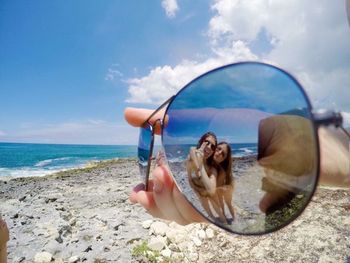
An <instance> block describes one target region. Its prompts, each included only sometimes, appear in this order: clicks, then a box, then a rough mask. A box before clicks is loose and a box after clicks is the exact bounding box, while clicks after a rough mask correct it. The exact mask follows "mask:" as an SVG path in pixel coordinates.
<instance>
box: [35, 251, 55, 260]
mask: <svg viewBox="0 0 350 263" xmlns="http://www.w3.org/2000/svg"><path fill="white" fill-rule="evenodd" d="M51 259H52V254H50V253H49V252H40V253H37V254H36V255H35V257H34V262H35V263H48V262H50V261H51Z"/></svg>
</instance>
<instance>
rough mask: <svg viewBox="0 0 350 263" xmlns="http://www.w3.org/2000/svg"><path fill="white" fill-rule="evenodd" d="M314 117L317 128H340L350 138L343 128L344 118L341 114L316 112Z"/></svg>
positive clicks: (313, 113) (349, 134)
mask: <svg viewBox="0 0 350 263" xmlns="http://www.w3.org/2000/svg"><path fill="white" fill-rule="evenodd" d="M312 115H313V118H314V120H315V122H316V124H317V126H328V125H334V126H335V127H336V128H340V129H341V130H342V131H343V132H344V133H345V134H346V135H347V136H348V137H349V138H350V133H349V132H348V131H347V130H346V129H345V128H344V127H343V116H342V115H341V113H340V112H335V111H314V112H312Z"/></svg>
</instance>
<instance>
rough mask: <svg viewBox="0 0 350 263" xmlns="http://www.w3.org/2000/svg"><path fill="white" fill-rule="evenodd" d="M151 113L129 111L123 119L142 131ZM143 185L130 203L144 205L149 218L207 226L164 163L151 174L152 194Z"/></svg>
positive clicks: (134, 190) (130, 109)
mask: <svg viewBox="0 0 350 263" xmlns="http://www.w3.org/2000/svg"><path fill="white" fill-rule="evenodd" d="M152 112H153V111H152V110H146V109H136V108H127V109H125V112H124V116H125V119H126V121H127V122H128V123H129V124H130V125H132V126H134V127H140V126H141V125H142V124H143V123H144V122H145V120H146V119H147V118H148V116H150V115H151V113H152ZM163 115H164V111H160V112H158V113H157V114H156V115H155V116H153V117H152V118H151V120H150V122H151V123H154V122H155V120H157V119H160V118H162V117H163ZM155 132H156V134H160V132H161V130H160V126H156V129H155ZM144 189H145V185H144V184H143V183H141V184H138V185H137V186H135V187H134V188H133V190H132V192H131V193H130V196H129V199H130V201H131V202H132V203H133V204H137V203H138V204H140V205H142V206H143V207H144V208H145V209H146V210H147V212H148V213H149V214H151V215H152V216H154V217H157V218H162V219H166V220H172V221H175V222H177V223H179V224H182V225H185V224H189V223H193V222H206V220H205V218H203V217H202V216H201V215H200V214H199V213H198V212H197V211H196V210H195V209H194V208H193V207H192V206H191V205H190V204H189V203H188V201H187V200H186V199H185V197H184V196H183V195H182V194H181V192H180V191H179V189H178V188H177V186H176V184H175V183H174V180H173V178H172V176H171V173H170V170H169V168H168V167H167V166H166V165H165V164H164V163H158V166H157V167H156V168H155V169H154V171H153V172H152V179H151V180H150V183H149V190H148V191H145V190H144Z"/></svg>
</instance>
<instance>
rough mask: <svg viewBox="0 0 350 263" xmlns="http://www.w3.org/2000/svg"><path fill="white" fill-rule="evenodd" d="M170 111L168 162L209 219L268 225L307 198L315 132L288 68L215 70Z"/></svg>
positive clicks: (258, 229)
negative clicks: (287, 70) (223, 153)
mask: <svg viewBox="0 0 350 263" xmlns="http://www.w3.org/2000/svg"><path fill="white" fill-rule="evenodd" d="M166 117H167V121H166V122H165V124H164V126H165V128H164V129H163V146H164V149H165V154H166V158H167V160H168V163H169V166H170V169H171V171H172V173H173V176H174V178H175V181H176V183H177V185H178V187H179V189H180V190H181V191H182V192H183V194H184V195H185V196H186V198H187V199H188V201H189V202H190V203H191V204H192V205H193V206H194V208H195V209H197V210H198V211H199V212H200V213H201V214H202V215H203V216H205V217H206V218H207V219H208V220H209V221H211V222H213V223H215V224H217V225H219V226H220V227H222V228H225V229H227V230H228V231H231V232H234V233H240V234H262V233H268V232H271V231H274V230H277V229H279V228H281V227H283V226H285V225H287V224H288V223H290V222H291V221H292V220H294V219H295V218H296V217H297V216H298V215H299V214H300V213H301V212H302V211H303V209H304V208H305V206H306V205H307V203H308V202H309V201H310V198H311V196H312V194H313V192H314V189H315V185H316V183H317V176H318V166H319V163H318V143H317V137H316V136H317V135H316V130H315V127H314V125H313V122H312V119H311V113H310V104H309V102H308V99H307V98H306V96H305V94H304V92H303V90H302V88H301V86H300V85H299V84H298V82H297V81H296V80H295V79H294V78H293V77H291V76H290V75H289V74H288V73H286V72H284V71H282V70H280V69H278V68H275V67H272V66H269V65H266V64H260V63H239V64H233V65H231V66H228V67H223V68H220V69H217V70H214V71H211V72H209V73H207V74H205V75H202V76H201V77H199V78H197V79H195V80H194V81H192V82H191V83H190V84H188V85H187V86H186V87H185V88H184V89H182V90H181V91H180V92H179V93H178V95H177V96H176V97H175V99H174V100H173V101H172V102H171V104H170V105H169V107H168V109H167V112H166ZM205 141H209V142H210V143H205ZM211 145H215V147H211ZM216 145H221V146H223V147H220V149H223V148H226V151H225V152H227V154H226V155H222V154H220V150H219V149H218V148H219V147H218V146H216ZM225 156H227V158H225ZM197 166H199V167H197ZM200 167H202V168H201V169H198V168H200ZM206 177H208V178H209V179H210V180H207V182H208V181H209V182H210V183H209V184H208V183H205V178H206Z"/></svg>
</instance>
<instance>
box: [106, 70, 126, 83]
mask: <svg viewBox="0 0 350 263" xmlns="http://www.w3.org/2000/svg"><path fill="white" fill-rule="evenodd" d="M122 77H123V74H122V73H121V72H120V71H119V70H117V69H115V68H109V69H108V71H107V74H106V76H105V80H109V81H113V80H114V79H120V78H122Z"/></svg>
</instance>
